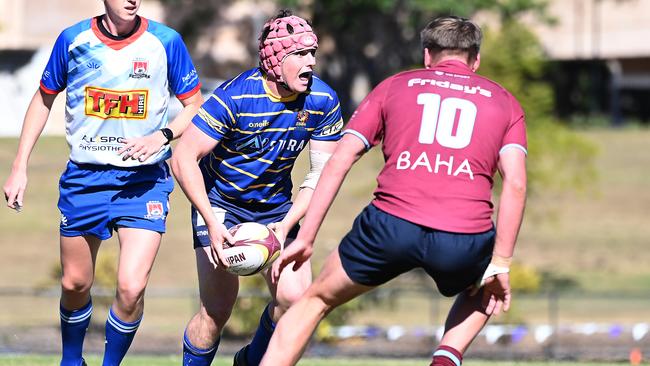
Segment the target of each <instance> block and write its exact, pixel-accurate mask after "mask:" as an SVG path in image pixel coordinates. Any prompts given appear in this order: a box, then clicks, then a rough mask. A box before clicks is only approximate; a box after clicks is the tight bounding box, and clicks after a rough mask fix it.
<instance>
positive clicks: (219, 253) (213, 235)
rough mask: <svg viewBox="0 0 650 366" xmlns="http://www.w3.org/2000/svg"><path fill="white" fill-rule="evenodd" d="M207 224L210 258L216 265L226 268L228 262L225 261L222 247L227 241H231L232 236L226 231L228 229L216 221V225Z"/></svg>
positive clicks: (232, 240)
mask: <svg viewBox="0 0 650 366" xmlns="http://www.w3.org/2000/svg"><path fill="white" fill-rule="evenodd" d="M206 225H207V226H208V235H209V236H210V247H211V249H212V259H213V261H214V263H216V264H217V266H218V267H223V268H226V269H227V268H228V262H227V261H226V255H225V253H224V252H223V248H224V247H225V246H227V244H228V243H233V242H234V238H233V237H232V235H231V234H230V233H229V232H228V229H226V227H225V226H224V225H223V224H221V223H217V224H216V225H214V226H213V225H210V223H206Z"/></svg>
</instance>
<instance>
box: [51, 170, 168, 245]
mask: <svg viewBox="0 0 650 366" xmlns="http://www.w3.org/2000/svg"><path fill="white" fill-rule="evenodd" d="M173 189H174V180H173V179H172V178H171V175H170V172H169V167H168V166H167V164H166V163H165V162H162V163H159V164H154V165H144V166H139V167H129V168H122V167H115V166H110V165H94V164H77V163H74V162H72V161H70V162H68V165H67V167H66V169H65V171H64V172H63V174H62V175H61V179H60V180H59V192H60V195H59V203H58V207H59V211H61V224H60V232H61V235H62V236H85V235H93V236H95V237H97V238H99V239H101V240H105V239H108V238H110V237H111V235H112V234H113V230H115V229H116V228H119V227H129V228H137V229H146V230H151V231H157V232H160V233H164V232H165V221H166V219H167V214H168V212H169V194H170V193H171V192H172V190H173Z"/></svg>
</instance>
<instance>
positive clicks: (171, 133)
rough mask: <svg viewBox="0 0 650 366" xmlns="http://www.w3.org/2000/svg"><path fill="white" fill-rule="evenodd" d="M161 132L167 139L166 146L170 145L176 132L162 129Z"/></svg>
mask: <svg viewBox="0 0 650 366" xmlns="http://www.w3.org/2000/svg"><path fill="white" fill-rule="evenodd" d="M160 132H162V134H163V136H165V138H166V139H167V142H165V145H169V143H170V142H171V141H172V140H173V139H174V131H172V130H171V129H170V128H166V127H165V128H161V129H160Z"/></svg>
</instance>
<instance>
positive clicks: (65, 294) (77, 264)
mask: <svg viewBox="0 0 650 366" xmlns="http://www.w3.org/2000/svg"><path fill="white" fill-rule="evenodd" d="M60 241H61V247H60V250H61V270H62V276H61V306H63V308H65V309H68V310H75V309H79V308H81V307H82V306H84V305H86V304H87V303H88V301H89V300H90V288H91V286H92V284H93V281H94V278H95V261H96V259H97V252H98V251H99V246H100V244H101V240H99V239H98V238H96V237H94V236H90V235H89V236H74V237H67V236H62V237H61V239H60Z"/></svg>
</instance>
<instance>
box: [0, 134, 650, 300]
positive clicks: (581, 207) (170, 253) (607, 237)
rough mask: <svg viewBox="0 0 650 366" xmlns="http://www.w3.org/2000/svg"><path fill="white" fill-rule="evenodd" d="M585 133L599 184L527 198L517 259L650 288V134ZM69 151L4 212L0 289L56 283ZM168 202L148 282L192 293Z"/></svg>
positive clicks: (50, 159) (361, 180) (8, 151)
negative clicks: (16, 208)
mask: <svg viewBox="0 0 650 366" xmlns="http://www.w3.org/2000/svg"><path fill="white" fill-rule="evenodd" d="M581 135H582V136H584V137H585V138H587V139H589V140H591V141H593V142H594V143H595V144H596V145H597V146H598V149H599V154H598V156H597V158H596V168H597V171H598V179H597V181H595V182H593V184H591V185H589V186H588V187H586V189H585V190H584V191H583V192H579V193H575V192H567V193H560V194H553V195H551V194H549V193H548V192H543V191H541V192H538V194H537V196H536V197H533V198H532V199H530V201H529V204H528V207H527V217H526V220H525V222H524V225H523V227H522V231H521V236H520V240H519V243H518V245H517V253H516V259H517V260H518V261H521V262H523V263H525V264H528V265H532V266H534V267H536V268H538V269H540V270H546V271H551V270H552V271H554V272H556V273H558V274H562V275H567V276H572V277H576V278H577V279H578V280H579V281H580V284H581V286H583V287H584V288H586V289H587V290H593V291H604V292H609V291H612V290H617V291H621V290H630V291H645V290H647V289H648V288H650V268H648V267H647V266H646V265H644V264H645V263H649V262H650V251H648V250H643V249H644V248H645V247H646V246H647V245H648V244H649V243H650V225H647V222H648V217H650V190H648V189H647V187H649V186H650V173H649V171H648V167H650V154H648V153H647V147H648V146H650V130H647V129H644V130H597V131H586V132H581ZM16 146H17V139H7V138H5V139H0V178H1V179H2V181H3V182H4V180H5V179H6V177H7V175H8V173H9V171H10V165H11V161H12V159H13V156H14V154H15V151H16ZM67 153H68V150H67V145H66V143H65V140H64V139H63V138H60V137H45V138H42V139H41V140H40V141H39V143H38V144H37V146H36V149H35V151H34V153H33V155H32V159H31V161H30V168H29V174H30V175H29V179H30V180H29V186H28V191H27V195H26V198H25V202H24V203H25V209H24V211H23V212H22V213H20V214H15V213H14V212H13V211H11V210H7V209H3V210H0V230H2V233H3V237H2V238H0V253H1V258H0V261H1V262H0V264H7V265H2V266H0V287H14V286H21V287H29V286H38V285H42V284H44V283H47V282H48V281H50V277H51V276H50V269H51V268H53V267H55V266H56V264H57V263H58V255H59V253H58V244H57V239H56V238H57V235H58V219H57V217H58V216H59V214H58V210H57V209H56V200H57V189H58V186H57V184H58V177H59V175H60V173H61V171H62V169H63V167H64V165H65V162H66V157H67ZM303 158H304V156H303ZM381 159H382V157H381V153H380V151H378V150H377V149H374V150H373V151H371V152H370V153H369V156H368V157H366V158H364V159H363V160H362V162H361V163H359V164H357V165H356V166H355V167H354V168H353V170H352V172H351V173H350V175H349V177H348V179H347V181H346V183H345V185H344V186H343V188H342V190H341V193H340V195H339V197H338V198H337V200H336V202H335V204H334V206H333V208H332V211H331V213H330V214H329V216H328V218H327V219H326V221H325V224H324V226H323V229H322V231H321V234H320V235H319V238H318V243H317V247H316V253H315V266H314V267H315V268H314V269H315V271H316V272H317V271H318V269H319V268H320V260H321V259H322V258H323V257H324V256H325V254H326V253H328V252H329V251H330V250H331V249H333V248H334V247H335V246H336V245H337V244H338V240H339V239H340V238H341V237H342V236H343V235H344V234H345V232H347V230H348V229H349V227H350V225H351V222H352V219H353V218H354V216H355V215H356V213H357V212H359V211H360V209H361V208H362V207H363V206H365V205H366V204H367V203H368V202H369V200H370V199H371V192H372V190H373V189H374V187H375V180H374V177H375V176H376V174H377V172H378V171H379V169H380V167H381V164H382V161H381ZM304 163H305V162H304V159H301V160H300V161H299V166H298V167H297V168H296V169H295V171H296V176H297V179H301V177H300V176H301V175H303V174H304V171H305V170H304V168H305V165H304ZM171 204H172V211H171V213H170V216H169V221H168V233H167V234H166V235H165V237H164V238H163V245H162V247H161V249H160V252H159V255H158V258H157V262H156V266H155V267H154V270H153V273H152V277H151V282H150V286H151V287H158V288H166V287H173V288H178V287H185V288H195V285H196V275H195V272H194V258H193V252H192V250H191V249H190V248H191V240H190V226H189V224H188V221H189V220H188V217H189V204H188V203H187V200H186V199H185V197H184V196H183V193H182V192H181V191H180V189H178V188H177V189H176V190H175V191H174V193H173V194H172V202H171ZM542 206H543V207H544V210H543V211H540V209H539V207H542ZM540 212H542V214H540ZM17 247H19V248H20V250H16V248H17ZM106 247H109V248H115V241H114V240H109V241H108V245H106ZM101 255H102V253H101V252H100V256H101ZM171 268H173V269H174V270H169V269H171Z"/></svg>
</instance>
